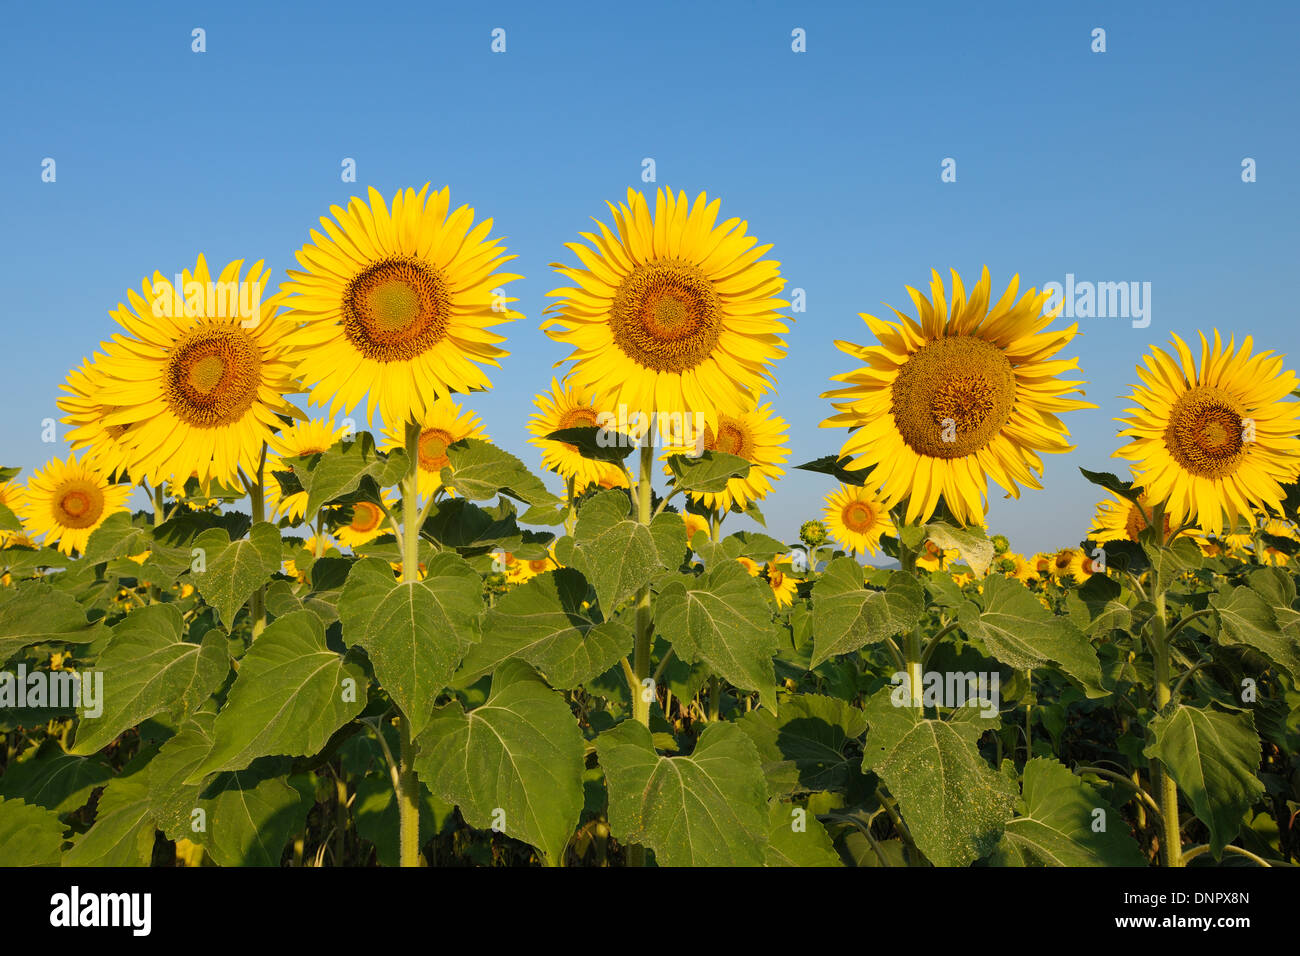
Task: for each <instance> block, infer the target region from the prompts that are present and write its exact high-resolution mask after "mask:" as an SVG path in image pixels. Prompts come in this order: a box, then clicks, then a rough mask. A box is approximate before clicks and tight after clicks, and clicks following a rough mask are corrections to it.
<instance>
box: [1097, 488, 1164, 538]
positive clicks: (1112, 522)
mask: <svg viewBox="0 0 1300 956" xmlns="http://www.w3.org/2000/svg"><path fill="white" fill-rule="evenodd" d="M1153 526H1159V528H1160V540H1161V541H1162V542H1163V541H1166V540H1168V538H1169V535H1170V534H1171V533H1172V532H1173V530H1174V529H1173V528H1172V527H1171V526H1170V524H1169V515H1168V514H1167V513H1166V512H1165V510H1164V508H1163V507H1162V503H1161V502H1159V501H1154V500H1152V498H1151V496H1150V495H1148V494H1145V493H1142V494H1139V495H1138V500H1137V501H1136V502H1134V501H1131V500H1130V499H1128V498H1122V497H1120V496H1119V495H1116V494H1114V493H1113V492H1112V493H1111V497H1110V499H1107V500H1104V501H1100V502H1098V503H1097V514H1096V517H1094V518H1093V522H1092V529H1091V530H1090V531H1089V532H1088V536H1089V537H1090V538H1092V540H1094V541H1096V542H1098V543H1105V542H1107V541H1133V542H1137V540H1138V536H1139V535H1140V534H1142V532H1143V531H1146V530H1147V529H1148V528H1151V527H1153Z"/></svg>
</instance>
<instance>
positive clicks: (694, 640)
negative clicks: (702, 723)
mask: <svg viewBox="0 0 1300 956" xmlns="http://www.w3.org/2000/svg"><path fill="white" fill-rule="evenodd" d="M767 590H768V589H767V586H766V585H765V584H764V583H763V582H762V581H760V580H758V578H755V577H753V576H751V575H750V574H749V572H748V571H746V570H745V569H744V567H742V566H741V565H740V564H739V563H738V562H735V561H727V562H725V563H724V564H720V565H718V566H716V567H714V568H710V569H709V570H708V571H707V572H705V573H704V574H703V575H701V576H699V577H696V576H694V575H677V576H675V577H674V578H673V579H672V580H671V581H670V582H669V583H668V584H667V585H665V586H664V588H663V589H662V590H661V591H660V594H659V600H658V602H657V603H656V605H655V609H656V615H655V628H656V629H657V630H658V632H659V633H660V634H662V635H663V636H664V638H665V639H666V640H668V641H669V643H671V644H672V646H673V650H674V651H675V652H676V653H677V654H678V656H680V657H681V658H682V660H684V661H686V662H687V663H690V664H694V663H697V662H703V663H705V664H707V665H708V666H709V668H710V669H711V670H712V671H713V672H714V673H717V674H719V675H721V676H722V677H724V678H726V679H727V680H729V681H730V682H731V683H732V684H734V685H735V686H736V687H739V688H741V689H743V690H752V691H757V692H758V695H759V699H760V700H761V701H762V702H763V704H764V705H766V706H767V707H770V708H771V709H773V710H775V709H776V676H775V672H774V670H773V666H772V658H773V657H774V656H775V655H776V652H777V651H778V650H780V648H781V637H780V632H779V630H778V629H777V626H776V624H775V623H774V622H773V620H772V610H771V607H770V606H769V604H768V600H767Z"/></svg>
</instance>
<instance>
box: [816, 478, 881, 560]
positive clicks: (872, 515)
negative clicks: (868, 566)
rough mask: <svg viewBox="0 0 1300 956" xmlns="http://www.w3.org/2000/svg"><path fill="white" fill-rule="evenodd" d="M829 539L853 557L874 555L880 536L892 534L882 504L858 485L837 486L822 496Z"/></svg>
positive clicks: (865, 488) (866, 489)
mask: <svg viewBox="0 0 1300 956" xmlns="http://www.w3.org/2000/svg"><path fill="white" fill-rule="evenodd" d="M824 520H825V522H826V528H827V530H828V531H829V532H830V536H831V537H832V538H834V539H835V540H836V542H838V543H839V545H840V546H841V547H842V548H844V550H845V551H850V552H852V553H854V554H875V553H876V552H877V550H878V548H879V545H880V536H881V535H882V534H895V533H896V531H895V529H894V522H893V520H892V519H891V518H890V517H889V509H888V508H887V507H885V504H884V502H882V501H881V500H880V499H879V498H877V497H876V496H875V495H874V494H872V492H871V490H870V489H869V488H867V487H865V486H860V485H840V488H839V490H838V491H833V492H831V493H830V494H829V495H827V496H826V510H825V512H824Z"/></svg>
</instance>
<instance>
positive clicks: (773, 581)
mask: <svg viewBox="0 0 1300 956" xmlns="http://www.w3.org/2000/svg"><path fill="white" fill-rule="evenodd" d="M764 571H766V573H767V583H768V586H769V587H771V589H772V597H774V598H775V599H776V606H777V607H789V606H790V605H792V604H794V596H795V592H796V591H797V590H798V586H799V582H798V579H797V578H792V577H790V568H789V566H788V565H786V566H785V567H782V565H781V563H779V562H776V561H769V562H767V564H766V566H765V567H764Z"/></svg>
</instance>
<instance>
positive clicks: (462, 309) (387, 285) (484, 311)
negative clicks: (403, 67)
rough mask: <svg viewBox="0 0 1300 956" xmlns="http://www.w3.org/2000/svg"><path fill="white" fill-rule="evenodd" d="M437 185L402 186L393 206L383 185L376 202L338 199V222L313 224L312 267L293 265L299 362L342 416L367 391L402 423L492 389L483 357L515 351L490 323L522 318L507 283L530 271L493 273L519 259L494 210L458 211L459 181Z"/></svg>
mask: <svg viewBox="0 0 1300 956" xmlns="http://www.w3.org/2000/svg"><path fill="white" fill-rule="evenodd" d="M428 190H429V186H428V184H425V187H424V188H423V189H421V190H420V191H419V192H418V193H417V192H416V191H415V190H414V189H406V190H399V191H398V193H397V194H396V195H395V196H394V197H393V205H392V211H391V213H390V211H389V209H388V206H387V204H386V203H385V202H384V197H383V196H382V195H380V193H379V191H378V190H376V189H374V188H371V189H370V192H369V196H370V202H369V204H368V205H367V204H366V203H365V202H362V201H361V200H360V199H358V198H355V197H354V198H353V199H352V200H351V201H350V202H349V203H348V208H347V210H346V211H344V210H343V209H340V208H339V207H338V206H331V207H330V212H331V213H332V214H333V216H334V220H337V223H336V222H335V221H334V220H331V219H329V218H325V217H322V218H321V227H322V228H323V229H324V230H325V232H326V233H327V234H328V235H321V234H320V233H318V232H316V231H315V230H312V232H311V239H312V241H311V243H309V244H307V245H305V246H303V248H302V249H301V250H299V252H298V254H297V258H298V262H299V264H300V265H301V266H302V267H303V269H304V270H306V271H304V272H298V271H290V272H289V277H290V281H289V282H286V283H285V284H284V286H283V291H285V292H287V293H290V294H291V296H292V297H291V298H290V299H289V303H288V304H289V305H290V306H291V308H292V311H291V313H290V315H291V316H293V318H295V319H297V320H300V321H302V322H303V323H305V324H304V327H303V330H302V342H303V348H302V349H301V351H300V352H299V353H298V358H299V361H298V366H297V369H298V372H299V374H300V375H302V376H303V380H304V381H305V382H306V383H307V384H308V385H309V386H310V391H311V402H312V404H315V405H325V404H326V403H329V405H330V414H331V415H333V414H335V413H337V412H338V410H339V409H344V410H346V411H349V412H350V411H351V410H352V409H354V408H355V407H356V406H357V405H358V404H359V403H360V402H361V400H362V398H364V397H365V396H366V395H367V394H368V395H369V399H368V402H367V406H366V407H367V414H368V415H369V416H370V417H373V416H374V412H375V408H376V407H378V409H379V412H380V415H381V416H382V417H383V420H384V422H386V423H388V424H389V425H391V426H393V427H397V428H400V427H401V426H402V425H403V424H404V423H405V422H408V421H412V420H422V419H424V418H426V417H427V415H428V413H429V411H430V406H431V405H432V404H433V403H434V402H435V401H436V400H437V399H439V398H443V397H445V396H447V395H448V394H450V393H451V392H468V391H481V390H484V389H488V388H491V387H492V383H491V382H490V381H488V378H487V376H486V375H484V374H483V370H482V368H480V366H481V365H495V366H498V367H499V366H500V362H499V360H500V359H501V358H502V357H504V356H505V355H506V354H507V353H506V352H505V351H504V350H503V349H500V348H498V347H497V345H498V343H500V342H504V341H505V336H503V335H498V334H497V333H495V332H492V331H489V327H490V326H493V325H497V324H500V323H501V322H505V321H509V320H511V319H519V318H522V316H521V315H520V314H519V313H517V312H514V311H512V310H511V309H509V308H507V307H506V304H507V303H509V302H514V301H515V300H514V299H512V298H506V297H505V296H504V295H503V294H502V293H501V287H502V286H504V285H505V284H506V283H507V282H512V281H514V280H515V279H518V278H520V276H517V275H514V274H512V273H503V272H496V271H494V270H496V269H497V268H498V267H500V266H502V265H504V264H505V263H507V262H509V261H510V260H511V259H514V258H515V257H514V256H508V255H506V253H505V248H504V247H503V246H501V245H500V240H499V239H488V233H489V232H491V231H492V220H491V219H486V220H484V221H483V222H481V223H479V224H478V225H477V226H475V225H473V223H474V210H472V209H470V208H469V207H468V206H461V207H460V208H458V209H457V210H456V211H455V212H452V213H450V215H449V214H448V210H449V208H450V205H451V198H450V193H449V191H448V190H447V189H446V188H445V187H444V188H443V189H442V190H441V191H439V192H435V193H434V194H433V195H431V196H430V195H427V193H428ZM471 227H472V228H471Z"/></svg>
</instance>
